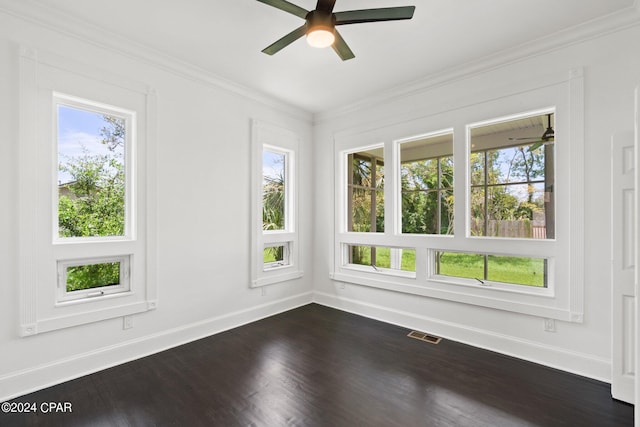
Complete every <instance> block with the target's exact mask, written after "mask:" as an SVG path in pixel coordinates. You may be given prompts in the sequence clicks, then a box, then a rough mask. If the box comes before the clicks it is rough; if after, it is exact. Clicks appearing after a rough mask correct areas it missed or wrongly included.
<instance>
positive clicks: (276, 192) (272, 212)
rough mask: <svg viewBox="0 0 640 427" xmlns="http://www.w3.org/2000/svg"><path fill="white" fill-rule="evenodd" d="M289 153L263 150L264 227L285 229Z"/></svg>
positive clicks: (286, 222)
mask: <svg viewBox="0 0 640 427" xmlns="http://www.w3.org/2000/svg"><path fill="white" fill-rule="evenodd" d="M287 178H288V174H287V153H285V152H281V151H277V150H275V149H271V148H267V147H265V148H264V149H263V151H262V228H263V230H265V231H267V230H270V231H277V230H285V229H286V228H287V225H288V221H287V216H288V215H287V202H288V200H287V189H288V185H287Z"/></svg>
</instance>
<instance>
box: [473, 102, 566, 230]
mask: <svg viewBox="0 0 640 427" xmlns="http://www.w3.org/2000/svg"><path fill="white" fill-rule="evenodd" d="M553 121H554V114H553V113H549V114H546V113H545V114H541V115H536V116H531V117H524V118H520V119H516V120H510V121H501V122H496V123H492V124H489V125H482V126H477V127H473V128H471V143H470V146H471V155H470V174H471V201H470V210H471V223H470V231H471V235H480V236H491V237H506V238H536V239H539V238H543V239H544V238H554V235H555V207H554V198H553V187H554V184H555V178H554V164H553V163H554V160H553V159H554V144H555V138H554V135H555V134H554V131H553Z"/></svg>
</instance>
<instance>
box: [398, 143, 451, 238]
mask: <svg viewBox="0 0 640 427" xmlns="http://www.w3.org/2000/svg"><path fill="white" fill-rule="evenodd" d="M400 174H401V175H400V178H401V193H402V197H401V202H402V232H403V233H411V234H453V226H454V221H453V215H454V197H453V133H452V132H451V131H447V132H445V133H436V134H433V135H428V136H425V137H421V138H419V139H415V140H411V141H406V142H402V143H401V144H400Z"/></svg>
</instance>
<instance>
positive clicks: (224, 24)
mask: <svg viewBox="0 0 640 427" xmlns="http://www.w3.org/2000/svg"><path fill="white" fill-rule="evenodd" d="M21 1H25V2H28V3H29V4H30V5H33V6H36V7H37V8H45V9H48V10H50V11H52V12H53V11H55V15H56V16H57V17H60V16H67V15H68V16H69V22H83V23H84V25H90V26H94V27H98V28H96V29H97V30H104V31H103V33H107V34H108V33H115V34H118V35H119V36H123V37H124V38H126V39H128V40H130V41H132V42H134V43H135V44H137V45H142V46H143V47H146V48H149V49H151V50H153V51H156V52H159V53H162V54H164V55H168V56H170V57H172V58H175V59H178V60H180V61H182V62H186V63H188V64H191V65H193V66H195V67H197V68H199V69H201V70H204V71H205V72H207V73H211V74H212V75H214V76H215V77H216V78H221V79H224V80H231V81H233V82H235V83H237V84H239V85H241V86H244V87H246V88H249V89H251V90H256V91H259V92H261V93H263V94H266V95H269V96H272V97H275V98H277V99H280V100H282V101H285V102H287V103H289V104H291V105H293V106H296V107H298V108H302V109H303V110H306V111H308V112H312V113H317V112H324V111H328V110H329V109H331V108H335V107H341V106H346V105H350V104H353V103H356V102H358V101H360V100H362V99H366V98H370V97H374V96H375V95H376V94H378V93H380V92H388V91H390V90H392V89H393V88H394V87H396V86H399V85H406V84H408V83H410V82H414V81H419V80H420V79H424V78H427V77H429V76H433V75H437V74H441V73H443V72H445V71H446V70H451V69H456V68H459V67H461V66H462V65H463V64H466V63H470V62H476V61H479V60H481V59H482V58H485V57H487V56H492V55H496V54H497V53H499V52H503V51H505V50H507V51H513V49H514V48H516V47H518V46H520V45H530V44H531V42H532V41H535V40H538V39H546V40H549V36H552V35H554V34H555V33H558V32H562V31H563V30H565V31H564V32H565V33H566V30H567V29H569V28H572V27H575V26H578V25H582V24H585V23H588V22H589V21H592V20H596V19H599V18H601V17H604V16H607V15H609V14H613V13H616V12H620V11H621V10H623V9H626V8H632V7H633V8H636V7H637V2H634V0H337V2H336V7H335V11H342V10H354V9H367V8H378V7H390V6H406V5H415V6H416V11H415V14H414V17H413V19H412V20H410V21H396V22H377V23H367V24H356V25H346V26H341V27H339V31H340V32H341V34H342V36H343V37H344V39H345V40H346V41H347V43H348V44H349V46H350V47H351V49H352V50H353V52H354V53H355V55H356V57H355V59H352V60H349V61H345V62H343V61H341V60H340V59H339V58H338V56H337V55H336V54H335V53H334V52H333V50H332V49H330V48H328V49H314V48H311V47H309V46H308V45H307V44H306V42H305V40H304V38H303V39H300V40H298V41H296V42H294V43H293V44H292V45H290V46H288V47H287V48H285V49H284V50H282V51H280V52H279V53H277V54H276V55H274V56H268V55H265V54H263V53H261V52H260V51H261V50H262V49H263V48H265V47H266V46H268V45H269V44H271V43H272V42H274V41H275V40H277V39H279V38H280V37H282V36H284V35H285V34H287V33H289V32H290V31H292V30H293V29H295V28H297V27H298V26H300V25H302V24H303V22H304V21H303V20H301V19H300V18H297V17H296V16H294V15H291V14H288V13H285V12H283V11H280V10H277V9H275V8H273V7H270V6H268V5H265V4H263V3H260V2H258V1H256V0H181V1H176V0H153V1H141V0H137V1H135V0H109V1H104V0H21ZM290 1H291V2H292V3H295V4H297V5H299V6H301V7H303V8H305V9H314V8H315V3H316V0H290Z"/></svg>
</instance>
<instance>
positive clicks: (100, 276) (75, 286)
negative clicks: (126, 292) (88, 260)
mask: <svg viewBox="0 0 640 427" xmlns="http://www.w3.org/2000/svg"><path fill="white" fill-rule="evenodd" d="M119 284H120V263H119V262H107V263H101V264H89V265H78V266H73V267H67V292H72V291H79V290H82V289H94V288H102V287H105V286H114V285H119Z"/></svg>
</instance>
